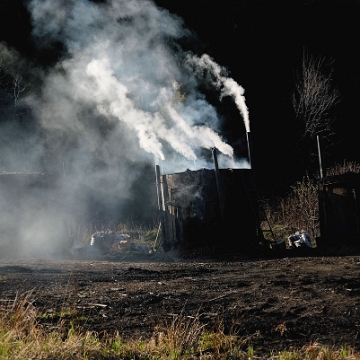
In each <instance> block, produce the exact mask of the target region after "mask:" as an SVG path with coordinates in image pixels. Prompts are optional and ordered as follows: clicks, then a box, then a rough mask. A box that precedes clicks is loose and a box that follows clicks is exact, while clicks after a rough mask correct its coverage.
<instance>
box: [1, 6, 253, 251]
mask: <svg viewBox="0 0 360 360" xmlns="http://www.w3.org/2000/svg"><path fill="white" fill-rule="evenodd" d="M28 9H29V12H30V14H31V18H32V23H33V38H34V42H36V44H37V46H38V47H39V48H41V49H42V51H43V52H46V51H47V49H51V47H52V46H53V44H54V43H56V44H62V48H63V52H62V54H61V57H60V58H59V60H58V61H57V62H56V64H55V65H54V66H51V67H49V66H47V67H46V68H44V69H40V68H38V67H34V68H33V69H31V72H32V75H31V76H32V78H36V76H37V79H36V83H37V84H38V83H41V87H40V89H38V88H37V89H36V90H34V91H30V90H29V91H28V92H27V94H26V96H25V95H24V98H23V100H22V102H23V104H24V106H25V105H26V106H27V107H28V109H29V111H28V114H29V116H31V117H33V118H34V119H36V121H37V124H39V131H38V133H37V138H36V143H37V146H36V152H33V153H31V151H25V150H24V151H23V154H25V155H24V156H25V157H26V159H27V167H28V168H32V169H34V171H41V172H44V171H45V172H48V173H53V174H57V176H61V177H62V178H63V181H62V183H61V186H59V188H60V189H61V190H60V191H59V193H58V194H57V196H56V198H57V201H58V202H59V203H60V205H61V206H62V208H63V209H65V212H67V211H66V209H69V211H68V212H69V213H71V214H72V217H73V219H74V221H76V219H78V218H82V217H84V215H83V214H85V213H86V214H88V213H92V212H95V210H96V208H95V207H94V205H93V204H99V203H105V204H107V205H108V208H109V209H110V211H112V212H113V213H116V212H117V211H119V206H118V204H121V203H122V201H125V200H126V201H127V200H129V201H131V200H133V199H134V198H135V197H136V196H138V193H137V194H135V192H134V189H133V186H134V185H133V184H134V183H140V184H142V181H143V183H144V184H145V180H144V179H142V176H143V170H144V168H145V167H146V166H147V165H148V164H151V165H153V163H154V161H161V162H164V163H165V162H166V166H164V167H166V171H167V172H175V171H184V170H186V169H187V168H191V166H192V164H194V163H195V162H196V167H197V168H201V167H211V168H212V164H211V162H210V163H209V164H208V163H207V160H204V159H203V156H202V154H203V151H204V149H208V150H210V149H212V148H213V147H216V148H217V149H218V150H219V151H220V152H221V154H219V165H220V167H234V168H235V167H248V164H247V162H246V160H241V159H240V160H239V159H236V158H235V157H234V150H233V148H232V147H231V146H230V145H229V144H227V143H226V139H224V138H222V136H221V134H220V120H219V115H218V113H217V111H216V109H215V108H214V106H213V105H211V104H210V103H209V102H208V101H207V100H206V97H205V95H204V94H203V93H201V92H200V91H199V78H198V71H199V69H202V68H207V69H208V70H209V71H210V72H211V74H212V81H211V83H212V85H213V86H216V87H217V88H218V89H220V91H221V96H232V97H233V98H234V100H235V103H236V105H237V107H238V108H239V110H240V111H241V114H242V116H243V118H244V121H245V124H246V126H247V128H249V121H248V111H247V108H246V105H245V100H244V96H243V93H244V90H243V89H242V88H241V86H239V85H238V84H237V83H236V82H235V81H234V80H233V79H231V78H228V77H226V76H225V71H224V69H222V68H221V67H220V66H219V65H217V64H216V63H215V62H214V61H213V60H211V59H210V57H209V56H207V55H203V56H202V57H201V58H197V57H196V56H195V55H187V54H186V52H184V51H183V50H182V49H181V48H180V47H179V46H178V45H177V40H178V39H180V38H182V37H185V36H187V35H189V34H190V33H189V30H187V29H185V27H184V24H183V21H182V19H180V18H179V17H177V16H175V15H173V14H171V13H169V12H168V11H167V10H165V9H162V8H159V7H157V6H156V5H155V4H154V3H153V2H152V1H147V0H144V1H140V0H109V1H106V2H104V3H101V4H97V3H93V2H91V1H89V0H67V1H60V2H54V1H52V0H30V1H29V2H28ZM0 58H1V53H0ZM16 61H18V60H16ZM189 64H192V66H189ZM195 65H196V66H195ZM34 142H35V141H34ZM40 144H41V146H40ZM18 148H19V147H18ZM30 153H31V156H30ZM23 163H25V161H23V162H18V161H17V158H15V157H14V156H13V155H12V154H10V155H8V157H7V158H6V159H2V164H5V165H3V169H4V170H7V169H6V168H5V167H6V165H7V166H10V165H11V168H12V169H14V168H16V167H17V171H22V166H23ZM164 167H163V168H164ZM152 168H153V167H152ZM150 183H151V181H150ZM139 188H146V187H145V186H143V187H142V186H141V185H140V186H139ZM89 194H90V195H91V198H92V200H91V206H89V200H88V197H89ZM6 198H7V197H6ZM144 202H146V201H145V200H144V199H143V203H144ZM120 211H121V206H120ZM33 212H34V209H33ZM40 215H41V219H40ZM44 217H45V213H44V211H42V212H41V214H40V213H39V219H38V221H36V220H35V221H32V224H42V225H41V226H40V225H39V226H36V225H32V226H31V229H32V231H35V229H34V228H36V230H37V231H38V232H39V231H40V227H42V228H44V226H43V224H44V223H47V224H54V223H56V221H54V219H53V218H51V219H50V218H49V219H48V221H46V218H44ZM54 226H55V225H54ZM54 226H50V228H54ZM45 228H46V230H47V231H48V230H49V229H48V228H49V226H47V227H45ZM29 229H30V227H29ZM29 231H30V230H29ZM51 235H52V233H51V232H50V231H49V232H46V233H44V234H42V235H41V236H37V237H38V238H41V239H42V240H41V241H40V240H39V242H38V246H35V243H33V248H36V249H38V250H39V251H40V249H41V248H42V247H43V245H42V244H43V243H44V241H45V240H44V239H50V238H51ZM29 238H32V239H35V238H36V234H33V233H32V232H31V234H30V233H27V235H26V236H25V235H24V236H22V240H21V241H22V242H21V244H25V241H29ZM34 241H35V240H34ZM50 242H51V241H50V240H49V243H50ZM0 245H1V243H0ZM19 247H21V245H19ZM48 247H51V246H50V245H49V246H48Z"/></svg>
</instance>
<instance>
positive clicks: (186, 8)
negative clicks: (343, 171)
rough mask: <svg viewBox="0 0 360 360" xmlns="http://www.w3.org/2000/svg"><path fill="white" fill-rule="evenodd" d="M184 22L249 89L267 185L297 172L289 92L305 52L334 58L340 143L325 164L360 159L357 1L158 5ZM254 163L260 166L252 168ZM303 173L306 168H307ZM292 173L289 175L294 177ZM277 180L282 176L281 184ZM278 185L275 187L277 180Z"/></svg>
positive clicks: (256, 145) (359, 5) (256, 0)
mask: <svg viewBox="0 0 360 360" xmlns="http://www.w3.org/2000/svg"><path fill="white" fill-rule="evenodd" d="M157 3H158V4H159V5H162V6H164V7H167V8H168V9H169V10H170V11H172V12H174V13H177V14H179V15H180V16H181V17H183V19H184V21H185V24H186V26H187V27H189V28H191V29H193V30H194V31H195V32H196V34H197V35H198V37H199V39H200V43H201V45H202V48H201V51H204V52H207V53H209V54H210V55H211V56H213V57H214V58H215V59H216V61H217V62H218V63H220V64H222V65H224V66H226V67H227V68H228V69H229V71H230V75H231V76H232V77H233V78H234V79H235V80H236V81H237V82H238V83H239V84H241V85H242V86H243V87H244V88H245V97H246V101H247V105H248V107H249V114H250V122H251V127H252V136H253V143H254V152H255V159H256V161H257V170H258V172H259V173H260V174H261V178H262V180H263V181H265V182H266V180H265V179H266V175H267V174H268V175H269V176H270V178H273V176H275V179H276V178H277V176H276V175H274V173H277V174H278V177H279V179H278V180H279V181H281V179H283V178H284V177H287V176H288V177H289V182H291V181H293V180H294V178H296V177H298V176H299V175H300V174H303V173H304V168H302V167H301V166H300V163H299V167H297V165H296V164H297V161H298V160H297V159H296V158H295V157H294V154H293V152H292V149H291V148H292V144H294V146H295V143H297V142H300V141H301V138H300V137H293V134H292V121H293V117H294V114H293V112H292V107H291V100H290V99H291V92H292V91H293V89H294V81H295V73H296V70H297V68H298V67H299V63H300V61H301V58H302V54H303V51H304V49H307V50H308V51H309V53H312V54H314V56H324V57H326V58H328V59H330V58H332V59H333V60H334V65H333V66H334V84H335V85H336V86H337V87H338V89H339V91H340V94H341V103H340V104H339V107H338V109H337V114H338V115H337V117H338V120H337V123H336V124H335V125H334V130H335V131H336V135H335V141H336V143H337V145H336V146H333V148H330V149H329V153H328V154H326V156H325V160H326V161H327V162H328V165H332V163H333V162H335V161H336V162H342V161H343V160H344V159H346V160H348V161H351V160H356V161H360V151H359V147H358V146H357V142H358V141H357V138H358V134H359V131H358V130H357V127H356V122H357V121H356V119H357V118H358V102H359V100H358V99H359V96H360V71H359V69H360V55H359V54H360V51H359V34H360V1H356V0H352V1H348V0H326V1H321V0H312V1H311V0H277V1H275V0H272V1H271V0H266V1H264V0H237V1H234V0H232V1H226V0H224V1H220V0H217V1H212V2H209V1H205V0H197V1H190V0H181V1H180V0H179V1H171V2H169V1H163V0H157ZM254 165H255V164H254ZM305 170H306V169H305ZM289 172H290V173H292V174H293V175H292V174H289ZM276 180H277V179H276ZM276 180H275V182H276Z"/></svg>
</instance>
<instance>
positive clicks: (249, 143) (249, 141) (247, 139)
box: [246, 131, 253, 169]
mask: <svg viewBox="0 0 360 360" xmlns="http://www.w3.org/2000/svg"><path fill="white" fill-rule="evenodd" d="M246 141H247V150H248V158H249V164H250V169H252V168H253V165H252V139H251V133H250V131H247V132H246Z"/></svg>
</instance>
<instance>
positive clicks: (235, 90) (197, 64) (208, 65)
mask: <svg viewBox="0 0 360 360" xmlns="http://www.w3.org/2000/svg"><path fill="white" fill-rule="evenodd" d="M187 63H188V65H189V66H190V67H191V68H195V71H196V72H198V73H199V72H200V73H204V72H205V71H208V72H209V73H210V76H208V79H209V80H210V81H211V82H212V83H213V84H214V85H215V86H216V87H217V88H219V89H220V91H221V95H220V98H222V97H223V96H232V97H233V98H234V101H235V103H236V106H237V107H238V109H239V111H240V113H241V115H242V117H243V119H244V125H245V129H246V132H250V120H249V110H248V108H247V106H246V103H245V97H244V93H245V90H244V88H243V87H241V86H240V85H239V84H238V83H237V82H236V81H235V80H234V79H232V78H229V77H227V74H226V70H225V69H224V68H222V67H221V66H220V65H218V64H217V63H216V62H215V61H214V60H212V59H211V58H210V56H209V55H207V54H204V55H202V56H201V57H200V58H198V57H197V56H194V55H188V56H187Z"/></svg>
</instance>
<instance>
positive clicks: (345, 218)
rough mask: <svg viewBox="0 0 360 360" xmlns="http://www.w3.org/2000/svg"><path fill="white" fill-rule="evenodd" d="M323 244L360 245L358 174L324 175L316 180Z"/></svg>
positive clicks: (359, 182)
mask: <svg viewBox="0 0 360 360" xmlns="http://www.w3.org/2000/svg"><path fill="white" fill-rule="evenodd" d="M319 207H320V229H321V239H322V243H324V242H326V243H331V244H334V243H344V244H359V242H360V213H359V209H360V174H359V173H354V172H347V173H344V174H340V175H334V176H327V177H324V178H323V179H322V181H320V183H319Z"/></svg>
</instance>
